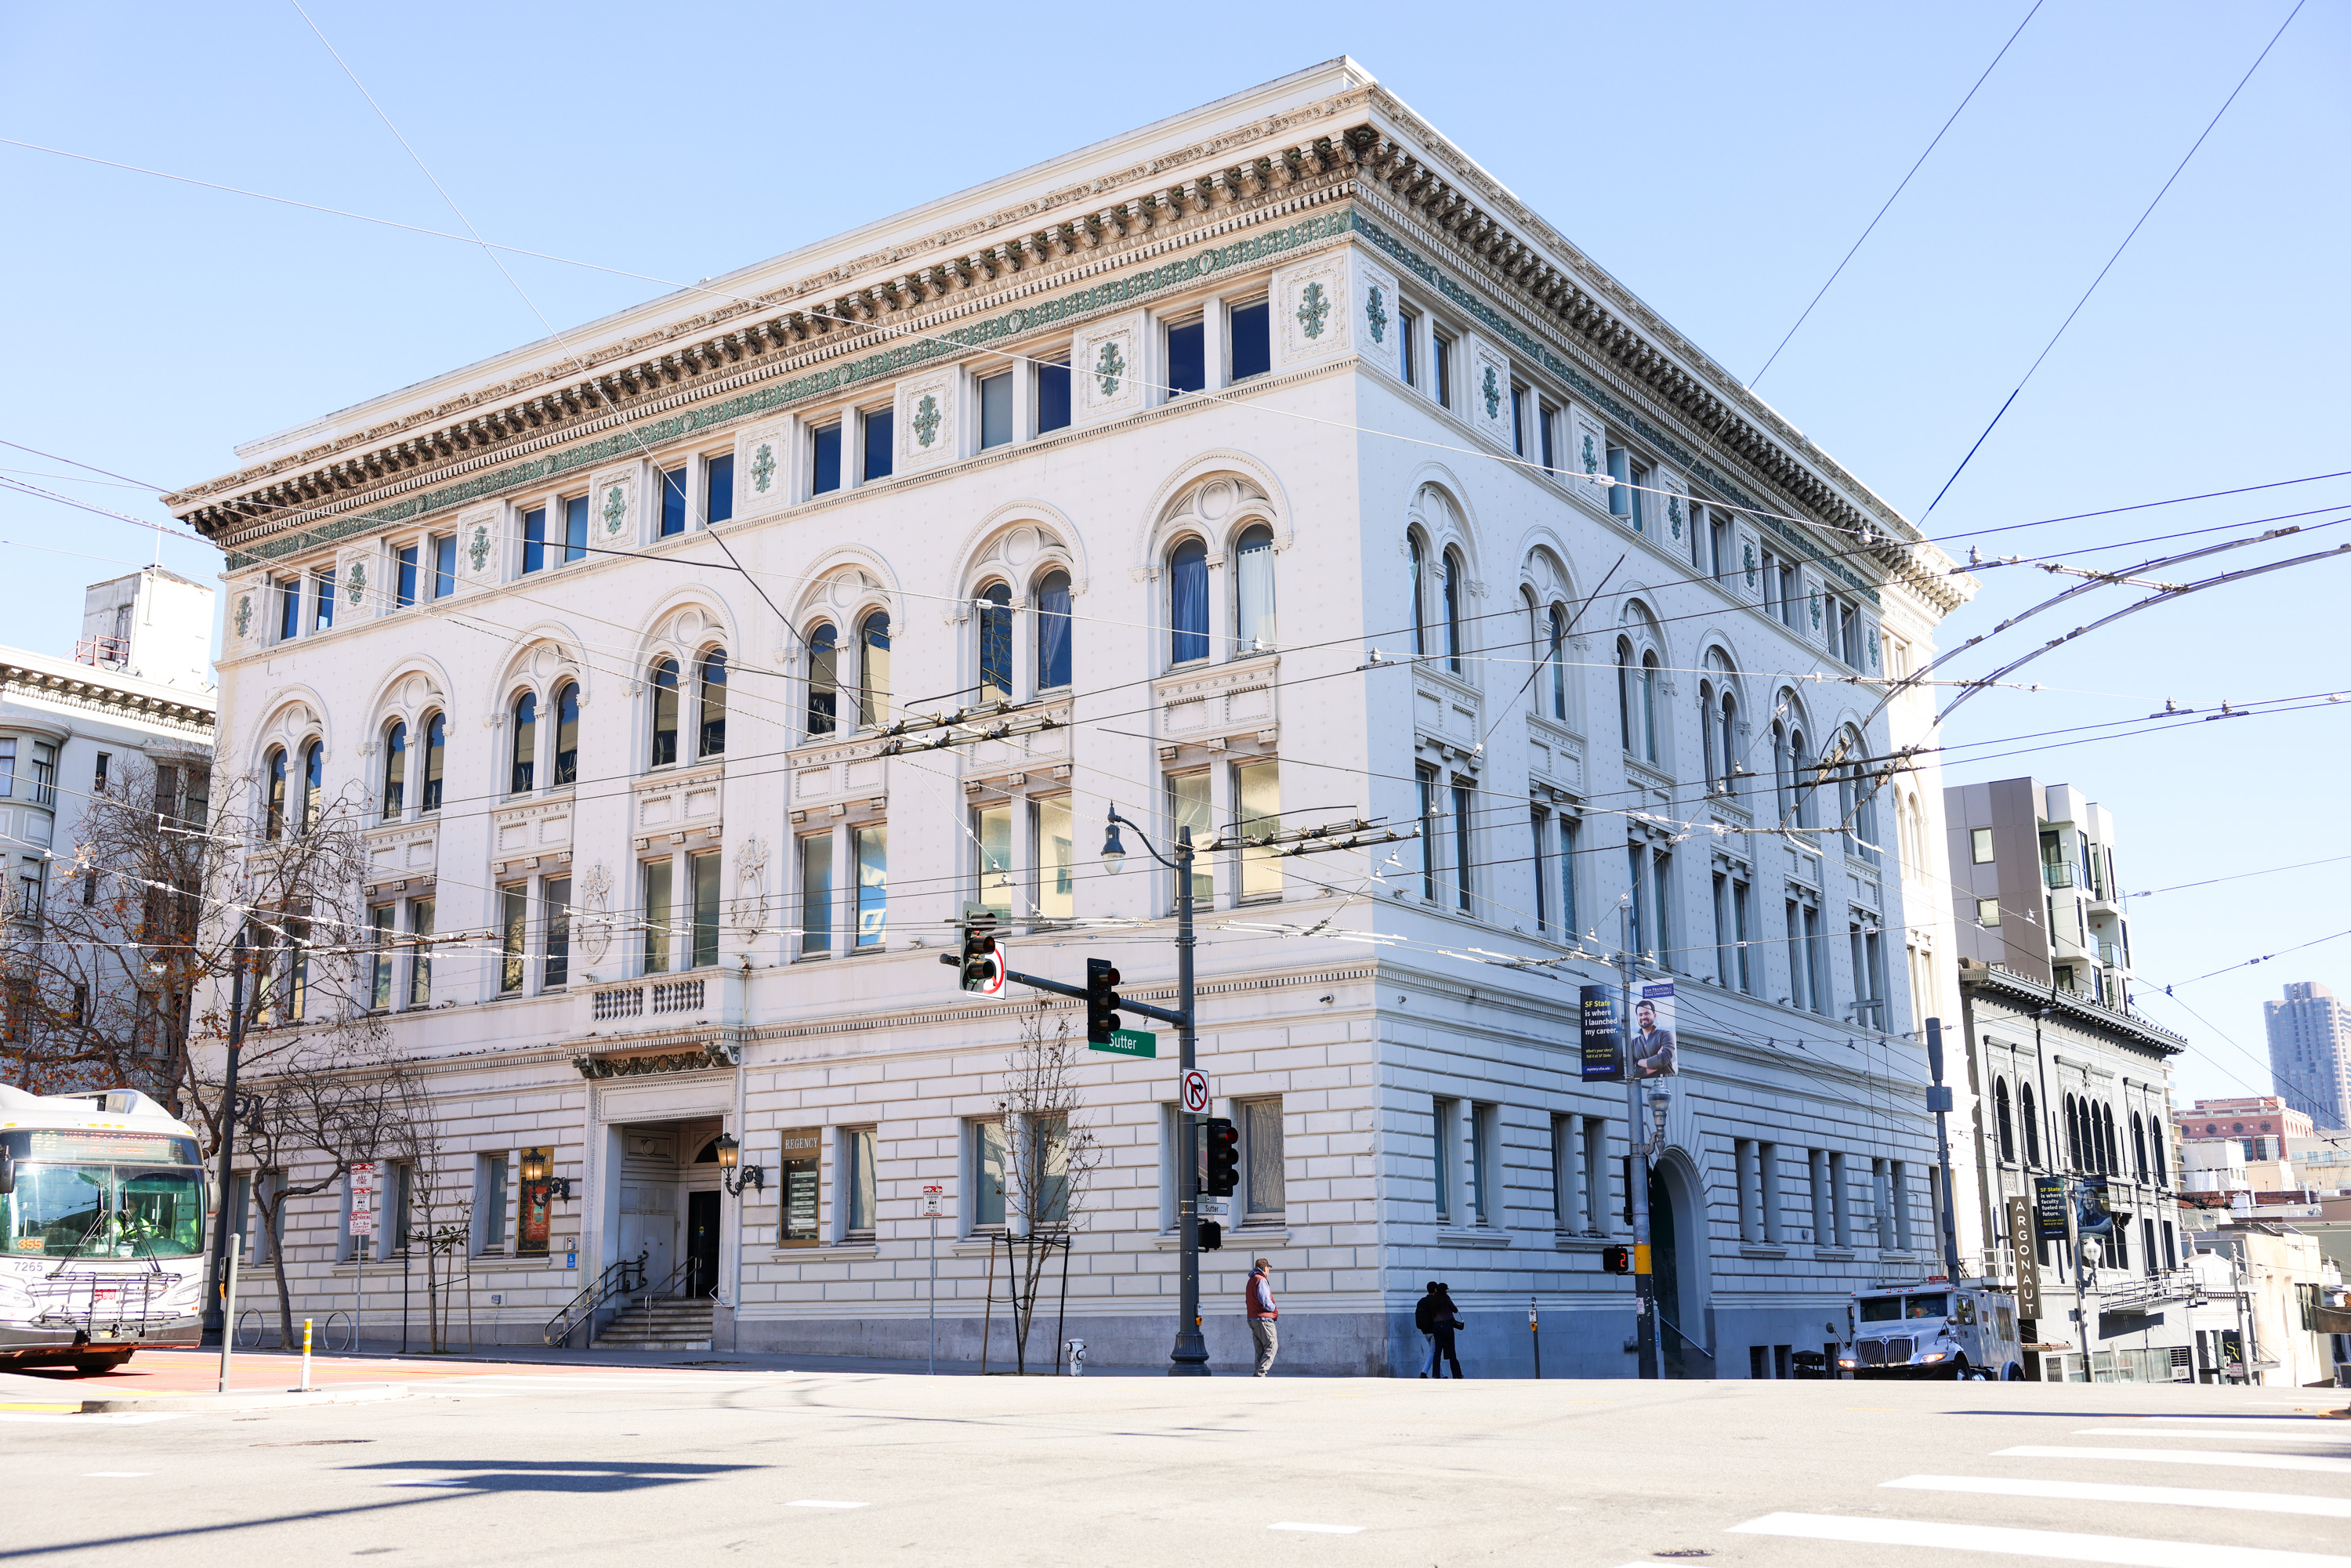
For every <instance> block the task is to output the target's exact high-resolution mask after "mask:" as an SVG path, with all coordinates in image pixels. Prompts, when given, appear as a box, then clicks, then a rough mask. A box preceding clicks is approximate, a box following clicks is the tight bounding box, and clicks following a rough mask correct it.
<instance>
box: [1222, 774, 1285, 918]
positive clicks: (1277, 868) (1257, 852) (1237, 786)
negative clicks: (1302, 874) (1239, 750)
mask: <svg viewBox="0 0 2351 1568" xmlns="http://www.w3.org/2000/svg"><path fill="white" fill-rule="evenodd" d="M1279 770H1280V764H1278V763H1274V762H1242V763H1237V764H1235V765H1234V768H1233V801H1234V804H1235V805H1236V806H1238V808H1239V812H1238V814H1239V817H1240V831H1241V835H1242V837H1244V838H1264V837H1268V836H1270V835H1271V834H1274V833H1278V832H1280V831H1281V780H1280V771H1279ZM1240 896H1241V897H1243V898H1280V896H1281V852H1280V850H1279V849H1275V848H1271V847H1267V848H1261V849H1244V850H1242V851H1241V882H1240Z"/></svg>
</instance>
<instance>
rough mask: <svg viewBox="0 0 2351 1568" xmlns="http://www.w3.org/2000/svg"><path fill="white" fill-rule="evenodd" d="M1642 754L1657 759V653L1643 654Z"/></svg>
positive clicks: (1647, 758) (1653, 760) (1651, 759)
mask: <svg viewBox="0 0 2351 1568" xmlns="http://www.w3.org/2000/svg"><path fill="white" fill-rule="evenodd" d="M1641 755H1642V757H1643V758H1646V760H1648V761H1651V762H1655V761H1656V759H1657V655H1656V653H1654V652H1651V653H1643V654H1642V655H1641Z"/></svg>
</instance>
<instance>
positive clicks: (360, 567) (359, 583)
mask: <svg viewBox="0 0 2351 1568" xmlns="http://www.w3.org/2000/svg"><path fill="white" fill-rule="evenodd" d="M343 597H344V598H345V599H348V600H350V603H351V608H352V609H354V610H356V609H358V608H359V607H360V605H362V604H364V603H366V602H367V562H365V561H363V560H355V561H353V562H351V569H350V570H349V571H348V572H345V573H344V574H343Z"/></svg>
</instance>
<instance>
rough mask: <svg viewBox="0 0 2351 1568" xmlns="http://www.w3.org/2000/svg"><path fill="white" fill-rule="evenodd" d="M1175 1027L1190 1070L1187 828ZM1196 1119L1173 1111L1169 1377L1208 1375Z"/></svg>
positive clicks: (1182, 836) (1179, 869)
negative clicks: (1178, 1238)
mask: <svg viewBox="0 0 2351 1568" xmlns="http://www.w3.org/2000/svg"><path fill="white" fill-rule="evenodd" d="M1175 992H1176V998H1175V1007H1176V1010H1177V1011H1179V1012H1181V1013H1182V1014H1183V1015H1184V1019H1183V1021H1182V1022H1181V1023H1179V1024H1177V1025H1176V1026H1175V1040H1176V1045H1177V1048H1178V1051H1179V1054H1180V1055H1181V1058H1182V1061H1181V1064H1180V1069H1179V1070H1180V1071H1184V1072H1186V1073H1188V1072H1190V1071H1193V1069H1194V1062H1193V1049H1194V1046H1195V1044H1196V1036H1195V1035H1194V1033H1193V1030H1192V830H1191V829H1190V828H1188V827H1187V828H1185V829H1183V830H1182V831H1179V832H1178V833H1177V834H1176V838H1175ZM1198 1126H1199V1119H1198V1118H1197V1117H1196V1116H1195V1115H1194V1114H1193V1113H1191V1112H1189V1111H1186V1110H1185V1109H1184V1108H1183V1107H1182V1106H1181V1105H1178V1106H1177V1107H1176V1112H1175V1210H1176V1214H1177V1216H1178V1223H1179V1224H1180V1225H1181V1226H1182V1228H1183V1252H1182V1260H1183V1261H1182V1265H1181V1267H1182V1271H1183V1278H1182V1282H1181V1297H1180V1300H1179V1301H1178V1304H1177V1306H1176V1313H1177V1316H1176V1321H1175V1350H1174V1351H1172V1352H1171V1353H1169V1354H1168V1357H1167V1375H1169V1376H1170V1377H1206V1376H1207V1375H1208V1342H1207V1339H1206V1338H1205V1337H1203V1336H1202V1334H1201V1333H1200V1142H1199V1134H1198V1132H1197V1128H1198Z"/></svg>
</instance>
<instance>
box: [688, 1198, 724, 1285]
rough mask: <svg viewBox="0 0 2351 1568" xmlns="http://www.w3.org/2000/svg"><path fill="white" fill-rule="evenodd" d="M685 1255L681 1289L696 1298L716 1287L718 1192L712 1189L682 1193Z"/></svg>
mask: <svg viewBox="0 0 2351 1568" xmlns="http://www.w3.org/2000/svg"><path fill="white" fill-rule="evenodd" d="M685 1256H686V1260H687V1262H688V1263H689V1264H690V1265H691V1267H689V1268H688V1269H687V1270H686V1281H685V1290H684V1291H683V1292H682V1293H683V1294H684V1295H687V1296H691V1297H692V1298H694V1299H695V1301H700V1300H701V1299H702V1298H704V1297H705V1296H707V1295H709V1294H710V1293H711V1292H712V1291H716V1289H718V1194H717V1193H716V1192H715V1191H709V1192H689V1193H687V1194H686V1195H685Z"/></svg>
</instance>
